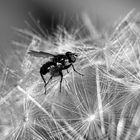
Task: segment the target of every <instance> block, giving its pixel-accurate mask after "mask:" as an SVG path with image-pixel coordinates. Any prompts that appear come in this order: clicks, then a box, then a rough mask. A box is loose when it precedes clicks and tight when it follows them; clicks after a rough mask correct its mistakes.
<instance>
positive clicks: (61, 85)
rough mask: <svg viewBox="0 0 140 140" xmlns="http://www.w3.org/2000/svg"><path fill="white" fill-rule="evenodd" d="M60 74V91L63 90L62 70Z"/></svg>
mask: <svg viewBox="0 0 140 140" xmlns="http://www.w3.org/2000/svg"><path fill="white" fill-rule="evenodd" d="M60 76H61V79H60V92H61V88H62V81H63V73H62V71H61V72H60Z"/></svg>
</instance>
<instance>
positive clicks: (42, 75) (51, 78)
mask: <svg viewBox="0 0 140 140" xmlns="http://www.w3.org/2000/svg"><path fill="white" fill-rule="evenodd" d="M40 75H41V77H42V80H43V81H44V84H45V85H44V88H45V93H44V94H46V86H47V84H48V83H49V82H50V80H51V79H52V77H53V76H51V77H50V78H49V80H48V82H47V83H46V81H45V78H44V76H43V74H42V73H40Z"/></svg>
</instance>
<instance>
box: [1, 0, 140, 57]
mask: <svg viewBox="0 0 140 140" xmlns="http://www.w3.org/2000/svg"><path fill="white" fill-rule="evenodd" d="M139 3H140V2H139V1H138V0H0V56H1V59H7V58H9V57H11V56H12V55H13V53H12V51H11V50H12V47H11V40H13V39H14V31H13V30H12V29H11V27H13V26H14V27H21V28H23V27H25V24H24V20H26V19H28V15H27V13H28V12H29V11H31V12H32V13H33V14H34V16H36V17H38V18H39V19H40V20H41V22H42V23H43V24H44V25H45V26H46V28H47V30H48V31H49V32H52V29H53V30H55V29H56V26H57V25H58V24H59V23H62V22H63V20H64V22H65V25H67V27H68V26H69V25H70V23H69V22H68V21H69V20H70V19H71V17H72V16H73V15H74V13H77V14H79V15H80V14H81V13H82V12H85V11H86V12H87V13H88V14H89V16H90V18H91V20H92V22H93V24H94V25H95V26H96V27H97V28H98V29H99V30H102V29H105V28H107V27H109V26H110V25H112V24H113V23H114V22H115V21H116V20H117V19H118V18H120V17H124V16H125V15H126V14H127V13H128V12H129V11H130V10H131V9H132V8H136V9H137V10H139V9H140V8H139V6H140V4H139ZM62 17H63V18H62ZM73 22H75V21H74V19H73Z"/></svg>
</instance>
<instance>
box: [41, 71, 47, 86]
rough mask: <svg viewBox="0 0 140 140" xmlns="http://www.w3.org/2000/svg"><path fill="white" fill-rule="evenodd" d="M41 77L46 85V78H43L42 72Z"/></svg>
mask: <svg viewBox="0 0 140 140" xmlns="http://www.w3.org/2000/svg"><path fill="white" fill-rule="evenodd" d="M40 75H41V78H42V80H43V82H44V84H46V81H45V78H44V76H43V74H42V73H41V72H40Z"/></svg>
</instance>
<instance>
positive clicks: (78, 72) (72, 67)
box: [71, 64, 84, 76]
mask: <svg viewBox="0 0 140 140" xmlns="http://www.w3.org/2000/svg"><path fill="white" fill-rule="evenodd" d="M71 65H72V68H73V70H74V71H75V72H76V73H78V74H79V75H82V76H84V74H81V73H79V72H78V71H77V70H76V69H75V68H74V65H73V64H71Z"/></svg>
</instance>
